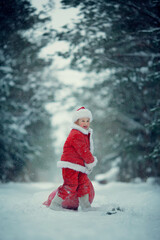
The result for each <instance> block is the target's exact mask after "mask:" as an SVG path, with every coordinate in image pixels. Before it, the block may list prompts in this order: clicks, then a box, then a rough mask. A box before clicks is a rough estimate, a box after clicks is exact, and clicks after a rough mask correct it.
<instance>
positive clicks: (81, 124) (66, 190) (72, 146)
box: [44, 107, 97, 210]
mask: <svg viewBox="0 0 160 240" xmlns="http://www.w3.org/2000/svg"><path fill="white" fill-rule="evenodd" d="M91 121H92V114H91V112H90V111H89V110H88V109H86V108H84V107H81V108H79V109H78V110H77V111H76V112H75V113H74V115H73V126H72V130H71V132H70V134H69V136H68V137H67V140H66V142H65V144H64V147H63V154H62V156H61V161H59V162H58V163H57V166H58V167H59V168H62V176H63V181H64V182H63V185H62V186H60V187H59V188H58V189H57V191H56V195H55V194H54V195H55V196H54V198H53V200H52V202H51V204H50V208H51V209H53V210H60V209H63V208H68V209H73V210H77V209H78V206H79V204H80V206H81V208H82V209H83V210H87V209H89V208H90V207H91V202H92V201H93V197H94V193H93V192H94V189H93V186H92V184H91V181H90V180H89V178H88V176H87V175H88V174H89V173H90V172H91V171H92V169H93V167H94V166H95V165H96V164H97V159H96V157H94V156H93V155H92V154H93V140H92V129H91V128H89V126H90V122H91ZM50 198H51V196H50ZM44 204H45V203H44ZM45 205H47V204H45Z"/></svg>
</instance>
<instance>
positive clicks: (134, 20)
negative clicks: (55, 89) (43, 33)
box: [58, 0, 160, 181]
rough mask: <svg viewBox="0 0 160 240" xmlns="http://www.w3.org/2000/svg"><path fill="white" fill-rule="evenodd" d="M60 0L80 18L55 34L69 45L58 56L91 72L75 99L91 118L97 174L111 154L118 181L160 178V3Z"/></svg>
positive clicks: (108, 160) (74, 65) (106, 165)
mask: <svg viewBox="0 0 160 240" xmlns="http://www.w3.org/2000/svg"><path fill="white" fill-rule="evenodd" d="M61 2H62V3H63V5H64V7H79V19H78V20H77V22H75V23H74V26H64V30H63V32H60V33H59V34H58V38H59V39H60V40H65V41H68V42H69V43H70V48H69V51H68V52H60V53H59V55H61V56H63V57H66V58H68V57H70V58H71V67H72V68H73V69H77V70H80V71H81V70H83V71H84V70H86V71H87V72H95V75H94V76H93V77H92V81H91V79H90V78H88V81H87V80H86V81H87V83H86V85H88V86H89V85H91V86H90V87H89V88H88V89H86V88H85V89H83V99H81V98H82V92H81V91H80V94H79V99H81V100H82V101H83V100H84V103H86V102H88V107H90V108H91V109H92V110H93V111H94V113H95V116H96V123H95V125H94V127H95V130H96V131H95V132H96V133H97V136H98V139H99V140H98V143H97V146H98V149H97V150H98V151H97V154H98V155H99V157H100V161H101V162H100V164H99V166H100V168H101V170H100V171H106V169H107V167H108V166H109V165H110V164H109V163H110V161H113V160H114V157H113V155H114V156H115V158H116V157H117V156H119V157H120V158H121V162H119V163H118V164H119V167H120V174H119V179H121V180H125V181H128V180H130V179H132V178H135V177H141V178H143V179H145V178H146V177H148V176H160V158H159V156H160V154H159V153H160V144H159V140H160V139H159V136H160V135H159V127H160V118H159V107H160V82H159V81H160V80H159V79H160V54H159V51H158V50H159V49H160V2H159V1H150V0H142V1H135V0H129V1H124V0H109V1H104V0H99V1H96V0H84V1H77V0H74V1H71V0H62V1H61ZM108 70H109V71H110V74H108ZM93 79H94V80H93ZM93 81H94V82H95V84H93ZM108 154H110V155H109V156H111V157H107V156H106V155H108Z"/></svg>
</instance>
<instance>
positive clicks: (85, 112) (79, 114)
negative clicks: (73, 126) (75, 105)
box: [72, 108, 93, 123]
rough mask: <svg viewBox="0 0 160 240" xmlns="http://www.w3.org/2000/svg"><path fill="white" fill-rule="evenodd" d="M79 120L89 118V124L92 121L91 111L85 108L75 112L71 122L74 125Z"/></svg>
mask: <svg viewBox="0 0 160 240" xmlns="http://www.w3.org/2000/svg"><path fill="white" fill-rule="evenodd" d="M80 118H89V119H90V122H92V120H93V117H92V113H91V111H90V110H88V109H86V108H82V109H79V110H77V111H75V112H74V114H73V117H72V121H73V122H74V123H75V122H76V121H77V120H78V119H80Z"/></svg>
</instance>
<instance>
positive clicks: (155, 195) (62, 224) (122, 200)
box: [0, 183, 160, 240]
mask: <svg viewBox="0 0 160 240" xmlns="http://www.w3.org/2000/svg"><path fill="white" fill-rule="evenodd" d="M56 187H57V184H52V183H37V184H33V183H27V184H23V183H21V184H20V183H9V184H0V217H1V224H0V240H22V239H23V240H62V239H63V240H64V239H70V240H77V239H79V240H82V239H85V240H94V239H96V240H97V239H99V240H139V239H140V240H159V236H160V228H159V226H160V208H159V201H160V187H158V186H153V185H151V184H143V183H139V184H135V183H132V184H126V183H110V184H108V185H99V184H98V183H94V187H95V192H96V196H95V200H94V203H93V206H94V207H97V208H98V210H97V211H90V212H82V211H81V210H79V211H78V212H74V211H61V212H56V211H53V210H50V209H48V208H46V207H45V206H43V205H42V202H43V201H45V200H46V199H47V197H48V195H49V194H50V192H51V191H53V190H54V189H55V188H56ZM118 205H119V206H120V207H122V208H124V209H125V210H124V212H118V213H117V214H114V215H106V211H107V210H108V209H111V208H112V207H113V206H118Z"/></svg>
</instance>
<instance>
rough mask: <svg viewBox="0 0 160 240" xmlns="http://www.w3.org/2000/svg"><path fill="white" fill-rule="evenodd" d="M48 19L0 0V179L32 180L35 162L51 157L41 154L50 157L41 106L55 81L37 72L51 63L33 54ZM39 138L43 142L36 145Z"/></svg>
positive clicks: (20, 0)
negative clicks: (32, 169)
mask: <svg viewBox="0 0 160 240" xmlns="http://www.w3.org/2000/svg"><path fill="white" fill-rule="evenodd" d="M49 20H50V19H49V17H47V16H46V15H45V14H44V13H43V12H40V13H38V14H37V13H36V9H34V8H33V7H32V6H31V3H30V1H27V0H12V1H11V0H8V1H5V0H2V1H1V3H0V79H1V80H0V116H1V117H0V180H1V181H2V182H5V181H9V180H12V181H16V180H17V181H18V180H27V179H31V180H36V171H38V169H39V168H40V166H41V165H42V164H41V162H43V165H45V166H47V164H48V163H47V161H50V160H51V159H50V157H48V155H47V153H46V154H45V152H47V151H46V149H47V150H48V151H50V152H51V153H52V154H53V157H54V149H53V146H51V145H52V144H51V141H53V140H52V138H51V123H50V116H49V114H48V112H47V111H46V108H45V106H46V104H47V102H48V101H53V99H54V89H55V88H56V84H57V83H56V79H49V78H48V79H45V78H44V74H43V71H44V69H45V67H47V66H49V65H50V64H51V61H46V60H44V59H42V58H40V57H39V53H40V50H41V49H42V48H43V47H44V46H45V45H46V44H47V43H48V42H49V37H50V36H53V30H51V29H49V28H47V22H48V21H49ZM51 80H52V81H53V80H54V81H53V83H51ZM44 129H45V131H44ZM47 129H48V130H47ZM37 132H38V133H39V134H37ZM34 139H36V140H34ZM43 139H45V143H43V144H41V143H40V142H41V141H42V140H43ZM37 140H38V141H37ZM36 158H38V161H37V162H38V163H37V165H36V167H37V169H36V170H35V171H34V175H33V171H31V172H30V171H29V170H28V165H29V166H30V167H31V166H32V165H34V164H35V163H34V161H35V159H36ZM44 158H45V159H44Z"/></svg>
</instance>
